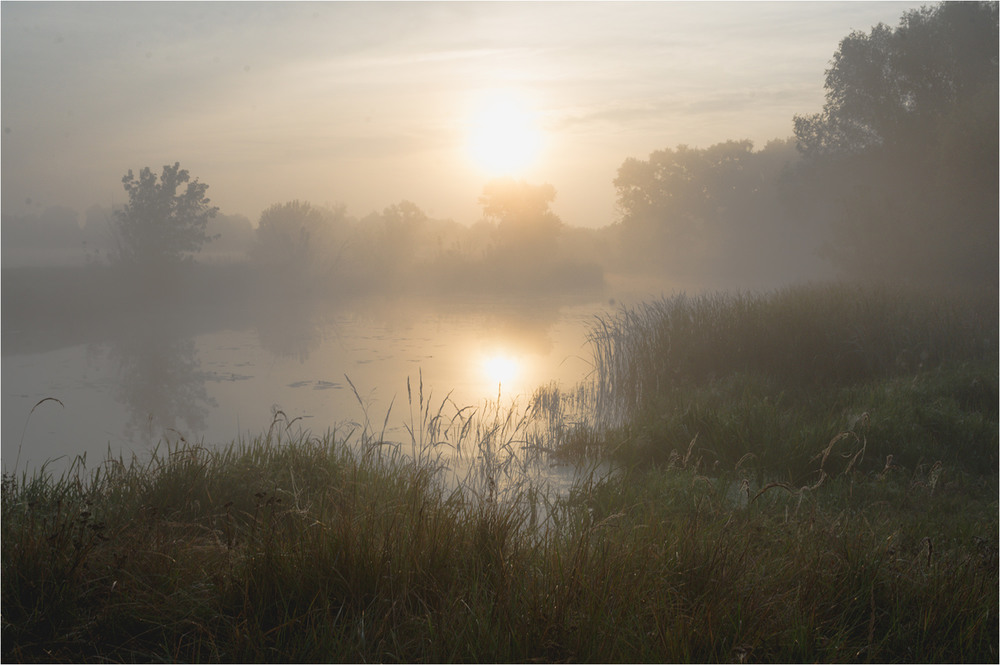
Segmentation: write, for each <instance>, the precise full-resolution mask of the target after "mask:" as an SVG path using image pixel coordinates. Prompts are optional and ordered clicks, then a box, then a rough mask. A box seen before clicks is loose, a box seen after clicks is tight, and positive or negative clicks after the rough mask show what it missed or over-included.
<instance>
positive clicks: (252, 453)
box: [0, 292, 1000, 662]
mask: <svg viewBox="0 0 1000 665" xmlns="http://www.w3.org/2000/svg"><path fill="white" fill-rule="evenodd" d="M795 297H796V298H800V299H803V298H804V299H805V300H808V298H806V296H805V295H802V294H798V295H796V296H795ZM816 297H817V298H820V299H822V298H825V297H829V296H827V295H824V294H823V293H822V292H821V293H819V294H818V295H817V296H816ZM748 302H749V301H739V303H742V304H739V303H738V304H737V305H736V306H735V309H734V310H733V311H736V312H741V311H745V310H747V309H748V308H749V305H748V304H747V303H748ZM754 302H757V301H754ZM761 302H763V301H761ZM686 306H687V305H685V307H686ZM755 306H756V305H755ZM786 306H790V305H786ZM668 307H669V306H668ZM813 310H814V311H820V310H822V307H820V306H819V305H818V304H815V303H814V304H813ZM698 316H701V315H700V314H698V315H695V316H694V319H695V320H697V318H698ZM714 316H715V317H716V318H714V319H711V320H713V321H716V322H717V324H716V325H715V328H714V329H715V330H724V328H725V326H724V325H722V323H721V322H722V321H724V320H725V316H723V313H722V312H721V311H718V312H716V313H715V314H714ZM687 320H688V322H690V321H691V320H692V318H691V317H688V318H687ZM785 322H786V323H787V321H785ZM684 325H688V324H684ZM810 325H812V323H810ZM945 325H949V326H951V325H953V322H951V321H950V319H949V320H948V321H946V322H945ZM669 330H672V329H670V328H668V331H669ZM632 332H633V333H635V334H636V336H637V337H641V335H640V334H639V333H638V329H636V330H632ZM701 334H703V333H699V332H698V331H697V330H692V331H689V334H688V338H687V339H688V342H687V343H688V344H696V345H697V344H702V343H703V342H701V341H699V339H700V336H701ZM789 334H791V333H789ZM922 334H923V335H924V336H925V337H926V336H927V333H922ZM930 334H931V336H933V334H936V333H930ZM974 334H979V333H974ZM727 335H728V336H729V338H732V335H731V334H730V333H725V334H723V337H725V336H727ZM621 336H623V337H624V336H625V333H624V332H623V333H621ZM737 337H738V336H737ZM673 339H674V342H673V343H672V344H671V345H670V346H669V352H670V353H681V351H682V349H681V348H680V347H678V346H677V345H678V344H679V342H677V339H678V338H677V336H674V338H673ZM833 339H834V340H835V341H836V340H838V339H839V338H837V337H834V338H833ZM994 340H995V337H994ZM705 343H706V344H707V342H705ZM838 343H839V342H838ZM803 344H804V345H805V343H803ZM973 346H975V344H973ZM622 348H624V347H622ZM810 348H812V347H810ZM813 350H814V351H815V350H817V349H816V348H813ZM625 352H626V351H623V350H621V349H619V348H618V347H615V348H614V350H613V351H611V352H610V355H609V356H608V358H609V360H608V362H612V361H613V362H615V363H619V362H621V363H622V364H623V366H625V363H624V360H623V359H621V358H613V356H614V354H618V353H625ZM628 352H629V353H633V352H634V353H638V351H628ZM993 352H994V353H995V350H993ZM721 353H724V354H726V353H728V354H730V355H731V357H737V358H738V357H740V356H739V353H740V352H738V351H734V350H728V351H727V350H724V349H723V350H722V351H721ZM929 353H930V352H929ZM934 353H937V354H938V356H937V357H938V358H939V359H940V361H939V362H938V363H937V365H934V364H933V363H932V364H926V363H928V362H929V360H924V361H923V362H924V363H925V365H924V367H923V368H920V367H910V366H907V369H906V371H905V372H897V371H896V370H892V371H888V370H886V369H885V368H886V367H887V366H886V365H885V364H884V363H883V364H882V365H881V367H882V368H883V369H881V370H877V371H875V370H873V371H875V373H874V374H862V375H859V376H862V377H871V378H870V380H869V379H868V378H863V379H856V378H853V376H854V375H843V376H841V375H839V374H838V375H835V376H833V377H831V376H826V377H825V378H823V379H822V380H819V381H816V380H814V379H813V378H811V375H809V374H808V373H804V372H802V373H794V374H792V375H790V376H784V375H780V374H779V375H777V376H775V375H774V374H773V373H770V374H769V373H767V372H764V371H763V370H764V369H766V367H764V368H762V369H761V368H757V369H754V368H752V367H746V363H745V362H744V363H737V364H738V366H739V367H738V369H739V371H738V372H727V371H725V366H724V365H712V367H714V369H712V370H711V371H708V372H707V373H706V372H701V373H700V374H699V372H698V371H695V370H696V369H697V368H699V367H701V368H702V369H704V368H705V367H708V365H699V364H698V363H694V364H693V365H692V367H690V368H688V369H687V370H684V371H683V372H680V373H677V374H671V372H668V373H667V374H666V375H665V376H667V377H674V378H676V376H685V375H686V376H689V377H690V376H694V377H695V379H691V378H688V379H685V382H686V383H684V385H683V389H680V388H677V389H676V390H675V389H674V388H673V387H672V385H673V384H670V383H669V382H664V381H663V380H662V377H661V382H660V383H659V384H656V383H655V382H652V383H650V381H653V378H654V377H653V376H652V374H650V376H649V377H647V378H646V379H643V380H644V381H646V383H644V384H642V386H643V387H642V390H641V391H639V392H638V393H637V394H641V395H643V397H642V400H640V402H641V403H640V402H636V404H635V406H634V410H633V411H631V412H622V411H619V412H618V414H619V415H618V416H617V417H618V418H619V420H618V421H617V422H616V425H615V426H613V427H612V426H609V425H608V424H607V423H606V422H602V421H601V420H599V419H598V417H597V416H598V415H599V414H597V413H591V414H590V415H589V416H587V414H586V413H585V412H586V408H585V406H586V405H587V404H594V402H593V401H588V400H596V399H598V397H600V398H601V399H604V400H605V402H604V405H605V407H607V406H608V404H609V402H608V400H609V399H611V397H610V395H609V394H608V393H607V391H609V390H613V389H614V390H617V389H618V388H616V387H615V384H614V383H606V384H605V385H604V387H603V388H600V389H598V388H594V389H593V390H594V392H587V390H589V389H581V390H582V391H571V392H563V391H561V390H560V389H559V388H557V387H555V386H547V387H544V388H542V389H541V390H540V391H539V392H537V393H536V394H535V395H534V396H533V398H532V399H531V400H529V401H528V402H527V403H526V405H525V406H524V407H523V408H521V407H519V406H518V405H517V404H516V403H510V404H506V405H502V404H501V403H500V401H499V399H498V400H497V401H496V402H487V403H484V404H483V405H479V406H476V407H474V408H467V407H466V408H458V407H457V406H456V405H454V404H453V403H451V401H450V398H449V397H448V396H445V398H444V399H440V400H436V399H434V398H433V396H432V395H430V394H426V395H425V393H424V387H423V384H422V381H420V380H419V378H418V380H417V382H415V383H414V384H413V385H410V386H408V394H407V402H408V403H407V405H406V406H405V407H404V408H405V409H406V411H407V413H406V414H405V415H406V417H408V419H409V422H408V424H407V425H406V426H405V427H404V430H405V433H406V437H407V438H408V440H404V441H401V442H400V441H390V440H388V439H387V438H386V436H387V423H388V421H389V412H391V411H392V408H393V407H390V409H389V412H387V413H386V414H384V415H381V416H379V417H374V416H371V417H370V414H369V410H368V406H367V405H366V404H365V403H364V400H362V399H361V398H360V396H359V398H358V399H359V405H360V406H361V412H362V417H361V418H360V420H359V422H355V423H345V424H344V425H343V426H342V427H340V428H338V429H337V430H334V431H331V432H327V433H325V434H324V435H322V436H315V435H313V434H312V433H310V432H308V431H303V430H301V429H300V428H298V427H297V425H298V424H299V423H296V422H288V419H287V418H285V417H284V414H280V413H276V414H275V421H274V423H273V424H272V426H271V428H270V429H269V431H268V432H266V433H264V434H262V435H261V436H260V437H257V438H253V439H242V440H238V441H236V442H234V443H232V444H230V445H229V446H225V447H221V448H208V447H203V446H195V445H189V444H181V445H176V446H164V447H162V448H159V449H157V450H156V451H154V452H153V453H152V454H151V455H150V456H149V457H148V458H144V459H139V458H131V459H127V460H126V459H123V458H121V457H117V458H114V457H111V456H110V455H109V456H108V458H107V459H106V460H104V461H103V462H102V463H100V464H98V465H97V466H95V467H92V468H91V467H89V466H88V464H87V460H85V459H80V460H77V461H76V463H75V464H74V465H72V467H71V468H70V469H69V471H67V472H66V473H63V474H61V475H59V476H55V475H53V474H52V473H50V472H49V471H47V469H46V467H44V466H43V467H42V468H41V469H39V470H37V471H35V472H33V473H30V474H29V473H28V472H26V471H21V472H18V473H12V474H5V476H4V479H3V488H2V522H0V529H2V565H3V569H2V577H0V585H2V603H3V613H2V631H3V634H2V638H3V639H2V655H3V659H4V661H10V662H13V661H69V660H71V661H103V662H124V661H128V662H134V661H188V662H194V661H197V662H203V661H204V662H234V661H240V662H273V661H310V662H313V661H351V662H361V661H396V662H398V661H407V662H424V661H434V662H454V661H462V662H471V661H491V662H507V661H518V662H529V661H531V662H533V661H544V662H556V661H601V662H619V661H630V662H633V661H639V662H682V661H704V662H721V661H727V662H775V661H796V662H805V661H822V662H839V661H850V662H889V661H891V662H962V661H981V662H995V661H996V659H997V657H998V625H1000V621H998V619H1000V617H998V606H1000V598H998V575H997V571H998V561H997V542H998V527H997V495H998V486H997V476H996V472H995V464H994V466H992V467H990V466H988V465H985V464H982V463H979V464H976V463H974V462H975V460H976V459H979V458H978V457H977V456H983V455H988V454H993V455H995V454H996V440H995V436H996V405H995V398H994V399H993V402H991V401H990V399H991V398H990V395H991V393H990V391H991V390H992V391H993V392H992V394H993V395H994V396H995V394H996V375H995V366H993V367H992V368H990V367H986V368H985V369H984V368H983V367H982V361H981V359H979V360H977V356H975V353H979V352H978V351H977V352H975V353H965V355H963V353H964V352H963V353H958V352H956V351H955V350H954V349H952V348H950V347H947V345H943V346H940V347H938V348H937V350H936V351H934ZM953 356H955V357H954V358H953ZM987 356H988V354H987ZM930 357H931V356H930V355H928V358H930ZM953 361H954V362H953ZM656 362H659V361H658V360H655V359H654V360H651V359H642V358H637V359H636V361H635V363H634V364H635V367H633V368H632V369H629V370H627V371H637V370H638V369H640V368H641V367H644V366H647V365H651V364H655V363H656ZM692 362H694V361H692ZM704 362H705V363H708V364H709V365H711V364H712V363H716V362H717V361H716V360H713V359H711V358H706V359H705V360H704ZM824 362H825V361H817V363H818V365H817V366H819V365H822V364H823V363H824ZM893 362H895V361H893ZM890 364H892V363H890ZM862 365H864V366H867V361H866V363H861V364H860V365H859V366H862ZM873 366H874V367H876V368H877V367H879V365H877V364H875V365H873ZM659 367H660V368H661V369H662V368H663V367H668V368H669V367H672V365H670V364H669V363H663V364H661V365H659ZM788 368H789V370H788V371H791V370H792V369H793V364H792V363H789V364H788ZM813 369H814V370H815V369H816V367H814V368H813ZM758 370H759V371H758ZM623 371H625V370H623ZM841 371H842V370H841V369H836V372H841ZM851 371H852V372H853V371H855V370H851ZM991 372H992V374H991ZM699 376H700V378H697V377H699ZM837 376H840V378H839V379H838V378H837ZM977 382H978V383H977ZM351 385H352V388H353V387H354V386H353V384H351ZM792 385H794V386H796V387H795V389H794V390H793V389H792V388H791V387H790V386H792ZM649 386H654V388H655V389H654V388H650V387H649ZM622 389H623V390H624V389H625V388H622ZM600 390H604V391H605V393H604V394H603V395H600ZM355 393H356V394H357V393H358V391H357V390H356V389H355ZM622 399H625V398H622ZM628 399H633V398H631V397H630V398H628ZM623 403H624V404H626V405H627V404H629V403H630V402H628V400H627V399H626V400H625V402H623ZM611 404H614V408H615V409H619V410H621V409H623V408H624V407H623V406H622V404H621V403H618V402H616V401H612V402H611ZM671 405H679V406H677V408H676V413H674V412H671V411H670V410H669V409H671V408H672V406H671ZM581 407H584V408H582V409H581ZM630 408H632V407H630ZM893 409H895V410H893ZM623 413H625V414H627V418H626V417H624V415H623ZM664 414H666V415H664ZM896 418H903V419H908V420H907V422H906V423H904V424H902V425H900V424H898V423H894V420H895V419H896ZM991 427H992V436H993V439H989V438H988V437H987V438H986V439H985V440H984V439H982V438H981V436H985V435H986V434H987V433H989V432H990V428H991ZM789 428H791V429H789ZM907 428H910V429H907ZM790 431H791V432H795V433H796V434H795V436H796V437H798V438H796V439H795V440H794V441H793V442H791V443H787V442H783V441H784V439H783V438H782V437H784V436H786V434H787V433H788V432H790ZM920 432H925V433H926V432H930V433H931V434H924V435H921V434H920ZM896 433H902V434H901V435H900V438H898V439H895V438H893V437H894V436H895V435H896ZM949 440H955V441H958V442H959V443H958V444H957V447H956V450H954V451H952V453H950V454H942V455H940V456H935V454H936V453H938V452H942V451H945V447H946V444H947V442H948V441H949ZM991 445H992V449H990V446H991ZM945 452H946V451H945ZM567 456H569V457H572V456H577V457H588V458H590V459H591V460H605V461H606V460H607V459H608V458H609V457H610V458H613V459H615V460H617V466H616V470H615V471H614V472H613V473H611V472H606V471H604V469H606V467H605V466H601V465H599V464H598V462H596V461H591V463H590V466H585V467H584V469H583V471H582V473H580V474H579V476H578V477H577V480H576V482H574V483H573V485H572V486H571V487H569V488H567V489H565V490H563V491H553V490H552V489H551V488H550V487H549V486H547V485H546V484H545V483H544V481H543V478H542V477H541V476H540V475H539V474H538V470H539V469H544V468H545V466H546V465H548V464H550V463H551V462H552V461H553V460H554V459H561V458H565V457H567ZM598 469H601V470H600V471H599V470H598Z"/></svg>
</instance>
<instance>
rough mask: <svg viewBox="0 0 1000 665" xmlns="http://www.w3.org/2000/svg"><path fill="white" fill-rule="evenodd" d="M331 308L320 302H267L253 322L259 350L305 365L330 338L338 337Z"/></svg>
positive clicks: (305, 300) (301, 299) (294, 300)
mask: <svg viewBox="0 0 1000 665" xmlns="http://www.w3.org/2000/svg"><path fill="white" fill-rule="evenodd" d="M332 308H333V305H332V304H331V303H329V302H324V301H322V300H320V299H317V298H305V297H299V298H287V299H274V300H271V301H268V303H267V304H266V305H265V306H263V307H261V308H260V309H259V315H258V316H256V318H255V320H254V322H253V325H254V328H255V329H256V331H257V341H258V343H259V344H260V348H262V349H263V350H264V351H266V352H268V353H270V354H271V355H273V356H277V357H279V358H296V359H298V361H299V362H300V363H304V362H306V361H307V360H308V359H309V356H310V354H312V353H313V352H314V351H316V350H317V349H319V347H320V345H322V343H323V341H324V340H325V339H326V338H327V337H328V336H329V335H331V334H336V322H335V319H334V316H333V314H332V313H331V312H332Z"/></svg>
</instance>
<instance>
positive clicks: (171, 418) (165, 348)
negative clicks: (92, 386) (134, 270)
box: [110, 315, 216, 445]
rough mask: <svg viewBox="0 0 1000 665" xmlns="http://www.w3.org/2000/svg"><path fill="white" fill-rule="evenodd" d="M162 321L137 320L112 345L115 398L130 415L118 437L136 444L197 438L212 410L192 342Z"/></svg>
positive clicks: (158, 317)
mask: <svg viewBox="0 0 1000 665" xmlns="http://www.w3.org/2000/svg"><path fill="white" fill-rule="evenodd" d="M167 319H168V317H167V316H166V315H164V316H147V317H141V321H140V322H136V323H135V324H134V325H133V326H131V327H130V328H128V329H126V331H125V332H126V334H124V335H122V336H121V337H120V338H118V339H117V340H116V341H114V342H112V344H111V351H110V358H111V360H112V361H113V362H115V363H116V365H117V369H118V379H119V380H118V385H117V394H116V397H117V398H118V400H119V402H120V403H121V404H123V405H124V406H125V407H126V408H127V409H128V412H129V419H128V421H127V422H126V424H125V426H124V428H123V434H124V436H125V438H126V439H128V440H130V441H134V442H136V443H142V444H147V445H148V444H151V443H155V442H157V441H159V440H160V439H162V438H171V439H175V438H180V437H184V438H188V439H190V438H192V437H194V436H197V435H199V434H201V433H202V432H204V431H205V429H206V419H207V417H208V413H209V409H210V408H212V407H215V406H216V403H215V400H213V399H212V398H211V397H209V395H208V391H207V389H206V387H205V373H204V372H203V371H202V370H201V362H200V361H199V359H198V351H197V349H196V347H195V343H194V339H193V338H191V337H185V336H183V335H182V334H181V333H180V332H179V331H177V330H175V329H172V328H173V327H172V326H171V325H170V322H169V320H167ZM170 432H173V433H174V436H169V433H170Z"/></svg>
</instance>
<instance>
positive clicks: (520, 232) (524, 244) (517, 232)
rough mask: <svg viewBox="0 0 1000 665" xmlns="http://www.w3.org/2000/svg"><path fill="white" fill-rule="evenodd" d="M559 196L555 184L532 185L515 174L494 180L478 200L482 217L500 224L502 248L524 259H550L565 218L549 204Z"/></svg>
mask: <svg viewBox="0 0 1000 665" xmlns="http://www.w3.org/2000/svg"><path fill="white" fill-rule="evenodd" d="M555 198H556V189H555V187H553V186H552V185H549V184H545V185H530V184H528V183H526V182H524V181H523V180H522V181H516V180H513V179H512V178H498V179H495V180H491V181H490V182H488V183H487V184H486V185H485V186H484V187H483V195H482V196H480V197H479V203H480V205H482V207H483V217H485V218H486V219H487V220H489V221H491V222H496V224H497V236H498V241H499V249H500V250H501V251H504V252H508V253H515V254H517V255H519V257H520V258H521V259H522V260H529V261H532V260H536V259H543V258H545V257H547V258H549V259H551V258H552V252H553V251H554V250H555V246H556V238H557V237H558V235H559V229H560V228H561V227H562V221H561V220H560V219H559V217H557V216H556V215H555V213H553V212H552V211H551V210H550V209H549V206H550V205H551V204H552V202H553V201H554V200H555Z"/></svg>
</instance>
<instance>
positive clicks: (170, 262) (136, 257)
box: [113, 162, 219, 270]
mask: <svg viewBox="0 0 1000 665" xmlns="http://www.w3.org/2000/svg"><path fill="white" fill-rule="evenodd" d="M122 184H123V185H124V186H125V191H126V192H127V193H128V203H127V204H126V205H125V206H124V207H123V208H121V209H119V210H116V211H115V219H114V223H113V230H114V236H115V241H116V253H117V257H118V259H119V261H120V262H121V263H124V264H126V265H132V266H137V267H141V268H143V269H146V270H156V269H163V268H168V267H172V266H176V265H178V264H180V263H182V262H184V261H185V260H189V259H190V258H191V257H192V256H193V255H194V254H195V253H197V252H198V251H199V250H200V249H201V247H202V245H204V244H205V243H206V242H208V241H209V240H210V239H211V237H210V236H209V235H208V234H207V233H206V232H205V227H206V226H207V224H208V220H209V219H211V218H212V217H214V216H215V214H216V213H217V212H218V211H219V209H218V207H215V206H211V205H209V204H210V200H209V198H208V197H207V196H205V192H206V190H207V189H208V185H206V184H205V183H203V182H199V181H198V180H197V179H195V180H193V181H192V180H191V177H190V175H189V174H188V172H187V170H186V169H182V168H180V163H179V162H175V163H174V165H173V166H170V165H167V166H164V167H163V172H162V173H161V175H160V176H159V178H157V175H156V174H155V173H153V171H152V170H151V169H150V168H149V167H148V166H147V167H145V168H143V169H142V170H141V171H140V172H139V177H138V178H136V177H135V174H133V172H132V170H131V169H129V171H128V173H127V174H126V175H125V177H123V178H122Z"/></svg>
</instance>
